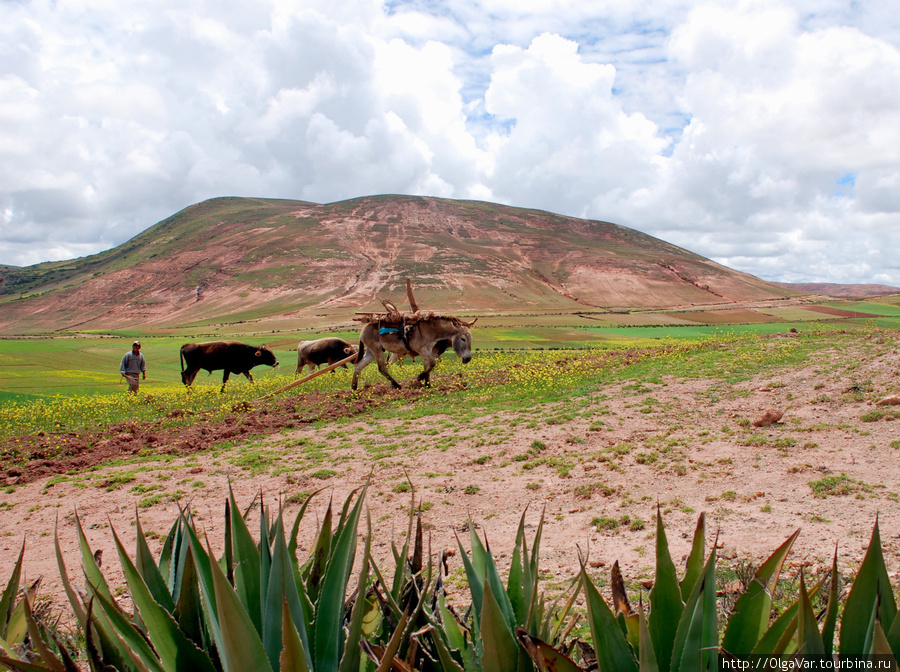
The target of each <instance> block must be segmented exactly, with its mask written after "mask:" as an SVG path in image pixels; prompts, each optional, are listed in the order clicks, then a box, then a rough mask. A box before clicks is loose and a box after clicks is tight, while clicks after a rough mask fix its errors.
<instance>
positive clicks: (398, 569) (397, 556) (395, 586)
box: [391, 475, 421, 606]
mask: <svg viewBox="0 0 900 672" xmlns="http://www.w3.org/2000/svg"><path fill="white" fill-rule="evenodd" d="M406 480H407V483H409V485H410V504H409V519H408V520H407V523H406V536H404V537H403V549H402V550H400V551H398V550H397V547H396V545H395V544H394V540H393V539H391V552H392V553H393V555H394V579H393V581H392V583H391V595H392V596H393V598H394V600H395V601H396V602H397V603H398V604H401V603H402V599H401V597H402V595H401V593H402V591H403V589H404V586H406V585H407V577H408V575H409V571H408V569H407V565H406V558H407V557H409V540H410V539H411V538H412V536H413V534H412V532H413V520H414V518H415V517H416V515H415V511H416V489H415V487H414V486H413V484H412V481H410V480H409V475H407V477H406ZM420 522H421V519H420ZM420 539H421V537H420ZM420 565H421V558H420ZM412 571H413V572H415V571H417V570H415V569H413V570H412ZM403 606H405V605H403Z"/></svg>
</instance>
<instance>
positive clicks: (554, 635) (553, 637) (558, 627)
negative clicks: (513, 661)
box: [542, 576, 580, 644]
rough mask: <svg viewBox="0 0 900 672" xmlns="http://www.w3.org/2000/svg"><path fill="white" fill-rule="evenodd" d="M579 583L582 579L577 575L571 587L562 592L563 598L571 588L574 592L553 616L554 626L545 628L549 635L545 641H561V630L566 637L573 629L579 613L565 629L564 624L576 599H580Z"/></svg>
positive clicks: (553, 642)
mask: <svg viewBox="0 0 900 672" xmlns="http://www.w3.org/2000/svg"><path fill="white" fill-rule="evenodd" d="M579 583H580V581H579V580H578V577H577V576H576V577H575V578H573V579H572V581H571V583H570V584H569V587H568V588H566V590H565V591H563V593H561V594H560V596H559V597H560V598H561V597H563V596H564V595H565V594H566V593H567V592H569V591H570V590H571V591H572V594H571V595H569V598H568V600H566V603H565V605H563V607H562V609H559V610H558V611H557V612H556V614H555V616H554V617H553V619H552V620H553V625H552V627H551V628H549V629H545V630H546V634H547V637H546V638H542V639H544V640H545V641H547V642H549V643H551V644H556V643H557V642H559V641H560V632H562V633H563V638H565V636H566V632H568V631H569V630H571V629H572V628H574V627H575V625H576V622H577V620H578V615H577V614H576V615H575V617H574V618H573V619H572V620H571V621H570V622H569V625H568V626H567V627H566V629H565V630H563V625H565V622H566V618H567V617H568V615H569V613H570V612H571V611H572V607H573V606H574V605H575V601H576V600H577V599H578V593H579V590H578V586H579ZM557 599H559V598H557Z"/></svg>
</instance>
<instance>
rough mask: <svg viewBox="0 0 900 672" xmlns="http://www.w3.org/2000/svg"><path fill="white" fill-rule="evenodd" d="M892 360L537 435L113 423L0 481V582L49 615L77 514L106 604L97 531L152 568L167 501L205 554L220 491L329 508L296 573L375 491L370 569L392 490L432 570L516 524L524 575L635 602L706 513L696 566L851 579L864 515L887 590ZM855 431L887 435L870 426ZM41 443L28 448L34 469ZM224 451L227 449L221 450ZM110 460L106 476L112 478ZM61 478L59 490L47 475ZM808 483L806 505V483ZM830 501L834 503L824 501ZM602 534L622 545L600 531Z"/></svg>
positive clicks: (880, 349)
mask: <svg viewBox="0 0 900 672" xmlns="http://www.w3.org/2000/svg"><path fill="white" fill-rule="evenodd" d="M898 340H900V338H898V335H897V334H895V333H893V332H887V333H884V334H881V335H880V336H874V337H871V338H870V339H869V340H864V339H863V338H860V340H859V341H858V343H857V345H855V346H854V348H853V349H852V351H848V350H846V349H842V350H841V351H837V350H833V351H832V350H828V351H820V352H819V353H817V354H816V355H815V356H814V357H813V361H811V362H810V363H809V364H808V365H806V366H803V367H795V368H789V369H784V370H780V371H776V372H774V373H773V372H770V373H768V374H766V375H765V376H762V377H758V378H756V379H753V380H751V381H748V382H742V383H736V384H733V385H732V384H727V383H724V382H722V381H720V380H687V381H685V380H665V381H663V383H662V384H651V383H646V382H640V381H632V382H630V383H623V384H619V385H616V386H611V387H607V388H604V389H598V390H597V392H596V394H595V397H594V398H592V399H588V400H585V401H584V404H583V405H582V407H581V409H580V411H579V413H576V414H574V415H573V414H567V413H566V409H563V408H535V409H534V413H533V417H532V418H528V417H522V416H521V415H519V416H516V417H512V416H510V417H505V416H500V415H497V416H490V417H483V418H478V419H477V420H476V421H475V422H468V423H467V424H466V425H465V426H460V425H459V424H456V423H454V422H453V415H452V409H448V412H447V415H446V416H437V417H427V418H422V419H420V420H417V421H404V422H401V421H398V420H378V421H372V420H368V419H367V418H366V415H365V413H364V411H365V409H366V408H367V406H369V405H371V404H377V403H393V402H394V401H395V400H400V399H402V397H398V396H396V395H398V394H400V395H405V396H406V397H407V398H411V397H414V396H415V395H416V394H418V391H416V390H409V391H407V390H404V391H402V392H401V393H395V392H393V391H390V390H389V389H388V388H387V387H386V386H383V385H374V386H370V387H369V388H367V391H366V393H365V394H364V395H362V397H361V398H359V399H355V400H351V398H350V397H346V398H342V397H340V396H337V397H331V398H328V399H325V398H319V399H309V400H306V401H303V402H298V400H297V399H296V398H294V399H286V400H281V401H279V402H278V404H276V405H275V406H270V407H268V408H265V409H249V408H244V409H234V411H235V412H234V414H233V415H232V416H230V417H229V418H228V419H227V420H226V421H225V422H224V423H204V422H198V423H197V424H195V425H193V426H192V427H190V428H181V429H173V430H164V429H161V427H141V428H138V427H133V426H128V425H122V426H117V427H113V428H109V429H107V430H104V431H103V432H102V436H103V438H102V439H101V440H99V441H97V438H98V437H97V436H96V435H95V436H76V437H70V438H71V444H72V446H73V449H72V450H71V451H70V452H71V453H72V454H71V455H70V456H69V457H67V458H66V460H63V461H60V462H46V461H42V460H40V459H35V460H34V461H33V462H32V463H30V464H29V465H28V467H27V468H25V469H20V470H10V472H9V473H8V474H7V475H6V482H7V488H6V494H3V491H0V579H2V580H3V581H5V580H6V578H7V577H8V575H9V572H10V570H11V568H12V565H13V562H14V561H15V558H16V557H17V555H18V552H19V549H20V547H21V544H22V540H23V539H24V540H25V543H26V547H25V557H26V562H25V570H26V576H25V580H27V581H32V580H34V579H35V578H37V576H38V575H42V576H43V584H42V589H41V593H44V594H47V595H49V596H50V597H51V599H52V600H53V606H54V607H55V608H62V607H63V600H64V597H62V596H61V591H60V589H59V586H60V584H59V579H58V572H57V569H56V564H55V560H54V554H53V530H54V525H56V524H58V528H59V536H60V539H61V546H62V548H63V551H64V554H65V557H66V562H67V565H68V568H69V573H70V575H72V576H74V575H75V573H76V569H77V567H78V555H77V537H76V531H75V522H74V515H73V512H74V511H76V510H77V512H78V515H79V516H80V519H81V521H82V524H83V526H84V529H85V531H86V534H87V536H88V539H89V542H90V544H91V547H92V549H94V550H98V549H99V550H102V551H103V557H104V559H105V562H104V563H103V567H104V570H105V572H106V573H107V574H108V576H109V577H110V578H111V581H112V583H113V584H114V585H115V584H121V572H120V570H119V567H118V562H117V560H116V553H115V548H114V546H113V540H112V534H111V532H110V530H109V526H110V525H111V526H113V527H114V528H115V529H116V531H117V532H118V534H119V535H120V536H121V537H122V538H123V541H124V542H125V543H126V545H127V546H129V547H133V543H134V535H133V529H134V518H135V512H136V511H139V515H140V518H141V523H142V525H143V528H144V530H145V531H149V536H150V542H151V548H152V549H153V550H154V551H158V549H159V548H160V546H161V543H162V538H163V537H164V536H165V534H166V532H167V531H168V528H169V526H170V525H171V524H172V522H173V521H174V519H175V517H176V515H177V511H178V509H177V504H176V500H177V501H179V502H181V503H182V504H184V503H187V502H190V505H191V507H192V509H193V511H194V513H195V518H196V520H197V521H198V525H199V526H202V528H203V529H204V530H205V531H206V532H207V533H208V535H209V538H210V541H211V543H212V546H213V548H214V549H216V551H217V552H219V551H220V550H221V544H222V529H223V527H222V520H223V514H224V494H225V492H226V489H225V488H226V487H227V484H228V482H229V481H230V482H231V484H232V487H233V488H234V492H235V495H236V497H237V501H238V502H239V504H240V505H242V506H247V505H249V504H250V503H251V502H252V501H253V500H254V498H255V497H257V496H258V494H259V492H260V491H261V492H262V493H263V494H264V496H265V498H266V501H267V503H269V504H275V503H276V502H277V500H278V498H279V497H289V496H291V495H292V494H295V493H298V492H312V491H314V490H317V489H319V488H324V490H323V492H321V493H320V494H319V495H317V497H316V499H315V500H313V502H314V503H313V505H312V506H311V513H310V514H309V515H308V519H307V520H306V521H305V523H304V525H303V526H302V528H301V529H303V530H304V537H303V545H302V546H301V548H302V552H303V553H305V552H307V551H308V550H309V545H310V542H311V540H312V538H313V535H314V533H315V522H316V520H317V519H321V516H322V514H323V512H324V509H325V507H326V506H327V504H328V500H329V498H332V497H333V498H334V500H335V502H337V503H342V502H343V500H344V498H345V497H346V496H347V494H348V493H349V492H350V491H351V490H352V489H354V488H358V487H360V486H361V485H363V484H364V483H365V482H366V481H367V479H369V478H370V475H371V483H370V485H369V491H368V496H367V505H368V509H369V512H370V517H371V521H372V525H373V528H374V530H375V534H376V543H375V549H376V553H377V554H378V555H379V556H380V557H382V558H385V557H387V556H389V549H390V544H391V540H392V539H394V540H396V541H397V542H398V543H401V542H402V534H404V533H405V529H406V524H407V511H408V507H409V502H410V494H409V493H408V492H403V489H404V486H403V483H405V481H406V475H407V474H408V477H409V479H410V480H411V481H412V483H413V484H414V486H415V488H416V490H417V493H416V494H417V501H418V502H424V503H425V506H424V508H425V509H426V510H425V511H424V513H423V517H424V520H425V523H426V527H427V529H428V530H429V533H430V539H431V542H430V543H431V549H432V553H433V554H434V555H436V554H437V553H439V551H440V550H442V549H445V548H456V546H457V541H456V538H455V535H459V538H460V539H461V540H462V543H463V545H464V546H465V547H468V539H467V534H468V533H467V532H465V530H467V529H468V520H469V519H470V518H471V520H472V521H474V522H475V524H476V526H477V529H478V531H479V533H481V534H484V535H486V536H487V538H488V540H489V542H490V546H491V548H492V550H493V552H494V554H495V556H496V557H497V558H498V560H499V563H500V564H501V565H504V564H507V563H508V562H509V556H510V551H511V548H512V544H513V540H514V536H515V531H516V527H517V525H518V523H519V519H520V517H521V516H522V515H523V512H524V514H525V520H526V524H527V532H528V534H529V543H530V540H531V535H533V534H534V532H535V529H536V526H537V523H538V521H539V519H540V517H541V516H542V515H543V516H544V519H545V528H544V532H543V540H542V544H541V569H542V570H543V572H544V575H545V577H546V579H545V582H546V584H547V585H548V586H549V587H550V589H552V588H553V587H557V588H558V587H560V586H561V585H562V584H563V582H564V581H565V580H566V579H568V578H570V577H572V576H574V575H575V574H576V573H577V571H578V568H579V560H578V554H579V549H580V550H581V551H582V552H589V557H590V567H591V570H590V571H591V572H592V573H594V574H596V575H598V576H602V577H605V578H607V579H608V577H609V574H608V573H609V568H610V566H611V565H612V563H613V562H614V561H616V560H618V561H619V562H620V565H621V567H622V570H623V574H624V576H625V577H626V580H629V581H632V582H634V583H633V584H632V585H635V586H637V585H638V582H640V581H642V580H644V581H645V580H646V579H648V578H650V577H652V575H653V569H654V557H653V556H654V537H655V534H654V530H655V527H654V520H655V518H654V517H655V512H656V507H657V504H659V506H660V508H661V509H662V511H663V518H664V522H665V525H666V529H667V534H668V539H669V544H670V548H671V551H672V555H673V558H674V559H675V561H676V564H677V565H679V566H682V565H683V560H684V557H685V555H686V553H687V552H688V549H689V544H690V539H691V536H692V534H693V531H694V527H695V524H696V521H697V517H698V515H699V513H700V512H701V511H704V512H706V516H707V545H708V548H710V547H711V546H712V544H713V543H717V546H718V548H719V551H718V553H719V557H720V558H723V559H724V560H725V561H731V562H737V561H741V560H749V561H751V562H754V563H758V562H759V561H760V560H761V559H762V558H764V557H766V556H767V555H768V554H769V553H770V552H772V551H773V550H774V549H775V548H776V547H778V546H779V545H780V544H781V542H783V541H784V540H785V539H786V538H787V537H788V536H789V535H790V534H791V533H792V532H793V531H794V530H796V529H797V528H798V527H799V528H802V531H801V534H800V536H799V538H798V541H797V543H796V544H795V547H794V551H793V552H792V554H791V555H790V556H789V562H788V564H787V569H788V572H789V573H790V572H793V573H796V572H797V571H798V569H799V568H800V567H806V568H808V569H807V571H810V572H817V571H819V570H824V569H826V568H827V567H829V566H830V563H831V557H832V554H833V553H834V550H835V546H837V550H838V554H839V563H840V567H841V570H842V572H843V573H845V574H847V575H849V574H852V573H853V571H854V570H855V568H856V567H857V566H858V564H859V562H860V561H861V559H862V555H863V552H864V550H865V548H866V546H867V545H868V542H869V538H870V534H871V531H872V527H873V524H874V523H875V520H876V517H877V518H878V520H879V524H880V529H881V535H882V540H883V544H884V548H885V554H886V559H887V562H888V568H889V571H890V573H891V576H892V578H896V576H897V571H898V569H900V554H898V551H900V496H898V493H900V422H893V421H891V420H892V419H893V416H894V415H900V412H898V413H894V409H898V411H900V406H892V405H887V404H885V405H878V404H877V403H876V402H879V401H881V400H882V399H884V398H886V397H888V396H890V395H893V394H895V393H896V392H897V390H898V387H900V378H898V375H900V350H898V348H897V344H896V341H898ZM436 384H438V385H441V384H444V385H447V386H454V385H456V382H455V381H453V380H452V379H446V378H445V379H444V380H442V381H441V380H436ZM297 403H299V404H300V406H299V407H297V408H295V405H296V404H297ZM767 409H774V410H776V411H778V412H781V413H783V415H782V417H781V418H780V420H779V421H778V422H777V423H776V424H774V425H770V426H761V427H755V426H754V425H753V422H754V421H755V420H756V419H757V418H759V417H760V416H762V415H763V414H764V413H765V412H766V411H767ZM872 411H881V412H882V414H883V417H881V418H880V419H874V418H873V417H872V413H871V412H872ZM866 414H869V415H868V416H867V415H866ZM312 420H320V422H315V423H313V422H310V421H312ZM51 438H52V437H30V438H28V439H27V440H28V441H31V442H32V445H33V447H34V449H35V454H36V455H39V452H40V446H41V445H43V444H42V442H45V443H46V442H47V441H49V440H50V439H51ZM226 440H227V441H230V442H231V445H225V446H223V444H222V443H221V442H222V441H226ZM92 442H95V443H96V445H95V446H94V447H93V448H90V449H88V448H87V446H88V445H89V444H90V443H92ZM79 445H80V446H82V448H79V447H78V446H79ZM0 447H2V446H0ZM141 456H144V457H141ZM126 458H127V459H126ZM110 459H117V460H118V462H114V463H113V464H112V466H110V463H109V462H108V461H109V460H110ZM72 470H78V473H75V474H73V472H72ZM65 472H70V474H73V475H70V476H60V474H64V473H65ZM823 479H825V480H823ZM829 479H830V480H829ZM817 481H818V482H819V483H818V484H817V485H816V487H817V488H818V489H819V492H818V493H817V492H816V491H815V490H814V486H813V485H811V483H812V484H816V482H817ZM829 484H830V485H832V486H833V488H834V490H832V491H828V490H826V489H825V488H826V486H828V485H829ZM139 505H140V508H138V507H139ZM298 510H299V503H298V502H297V501H294V500H291V501H289V503H288V504H287V505H286V518H287V519H288V520H290V521H292V520H293V516H294V514H295V513H296V511H298ZM256 515H257V514H256V513H255V512H254V513H252V514H251V520H256ZM626 516H627V518H624V517H626ZM600 519H608V520H607V521H605V525H606V526H608V527H611V526H613V525H614V524H615V525H617V527H616V528H615V529H598V528H600V527H603V525H604V521H603V520H600ZM609 520H612V521H615V522H614V523H611V522H609ZM251 529H253V527H252V526H251ZM303 557H305V555H303ZM461 567H462V563H461V561H460V560H459V558H458V557H455V558H452V559H451V567H450V568H451V575H452V574H453V573H454V572H459V571H460V568H461ZM451 586H452V583H451ZM634 597H635V598H636V597H637V596H636V595H635V596H634Z"/></svg>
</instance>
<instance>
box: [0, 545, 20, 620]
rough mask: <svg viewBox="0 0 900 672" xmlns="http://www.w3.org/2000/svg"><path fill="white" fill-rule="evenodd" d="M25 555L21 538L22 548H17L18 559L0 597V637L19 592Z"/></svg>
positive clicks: (10, 615)
mask: <svg viewBox="0 0 900 672" xmlns="http://www.w3.org/2000/svg"><path fill="white" fill-rule="evenodd" d="M24 557H25V540H24V539H22V548H21V549H20V550H19V559H18V560H16V564H15V566H14V567H13V571H12V574H10V576H9V582H8V583H7V584H6V589H5V590H4V591H3V596H2V597H0V638H5V637H6V627H7V624H8V623H9V619H10V618H11V617H12V613H13V609H14V608H15V602H16V593H18V592H19V581H20V580H21V577H22V558H24Z"/></svg>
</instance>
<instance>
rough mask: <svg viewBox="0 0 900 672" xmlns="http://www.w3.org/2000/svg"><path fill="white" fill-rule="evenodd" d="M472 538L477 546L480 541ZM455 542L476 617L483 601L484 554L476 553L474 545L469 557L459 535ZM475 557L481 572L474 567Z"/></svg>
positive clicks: (479, 544)
mask: <svg viewBox="0 0 900 672" xmlns="http://www.w3.org/2000/svg"><path fill="white" fill-rule="evenodd" d="M470 523H471V521H470ZM474 539H475V541H474V542H473V544H474V543H476V542H477V544H478V546H481V541H480V540H478V538H477V537H474ZM456 544H457V546H459V557H460V558H462V561H463V567H464V568H465V570H466V579H467V581H468V583H469V594H470V595H471V596H472V608H473V609H474V611H475V618H476V619H477V618H480V616H479V615H480V614H481V605H482V603H483V601H484V580H483V579H482V578H481V577H483V576H484V556H483V555H479V554H476V552H475V547H474V546H473V550H472V556H471V557H469V554H468V553H466V550H465V549H464V548H463V546H462V542H461V541H460V540H459V536H457V537H456ZM482 551H483V547H482ZM476 557H477V559H478V564H479V565H481V574H479V573H478V569H477V567H476Z"/></svg>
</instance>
